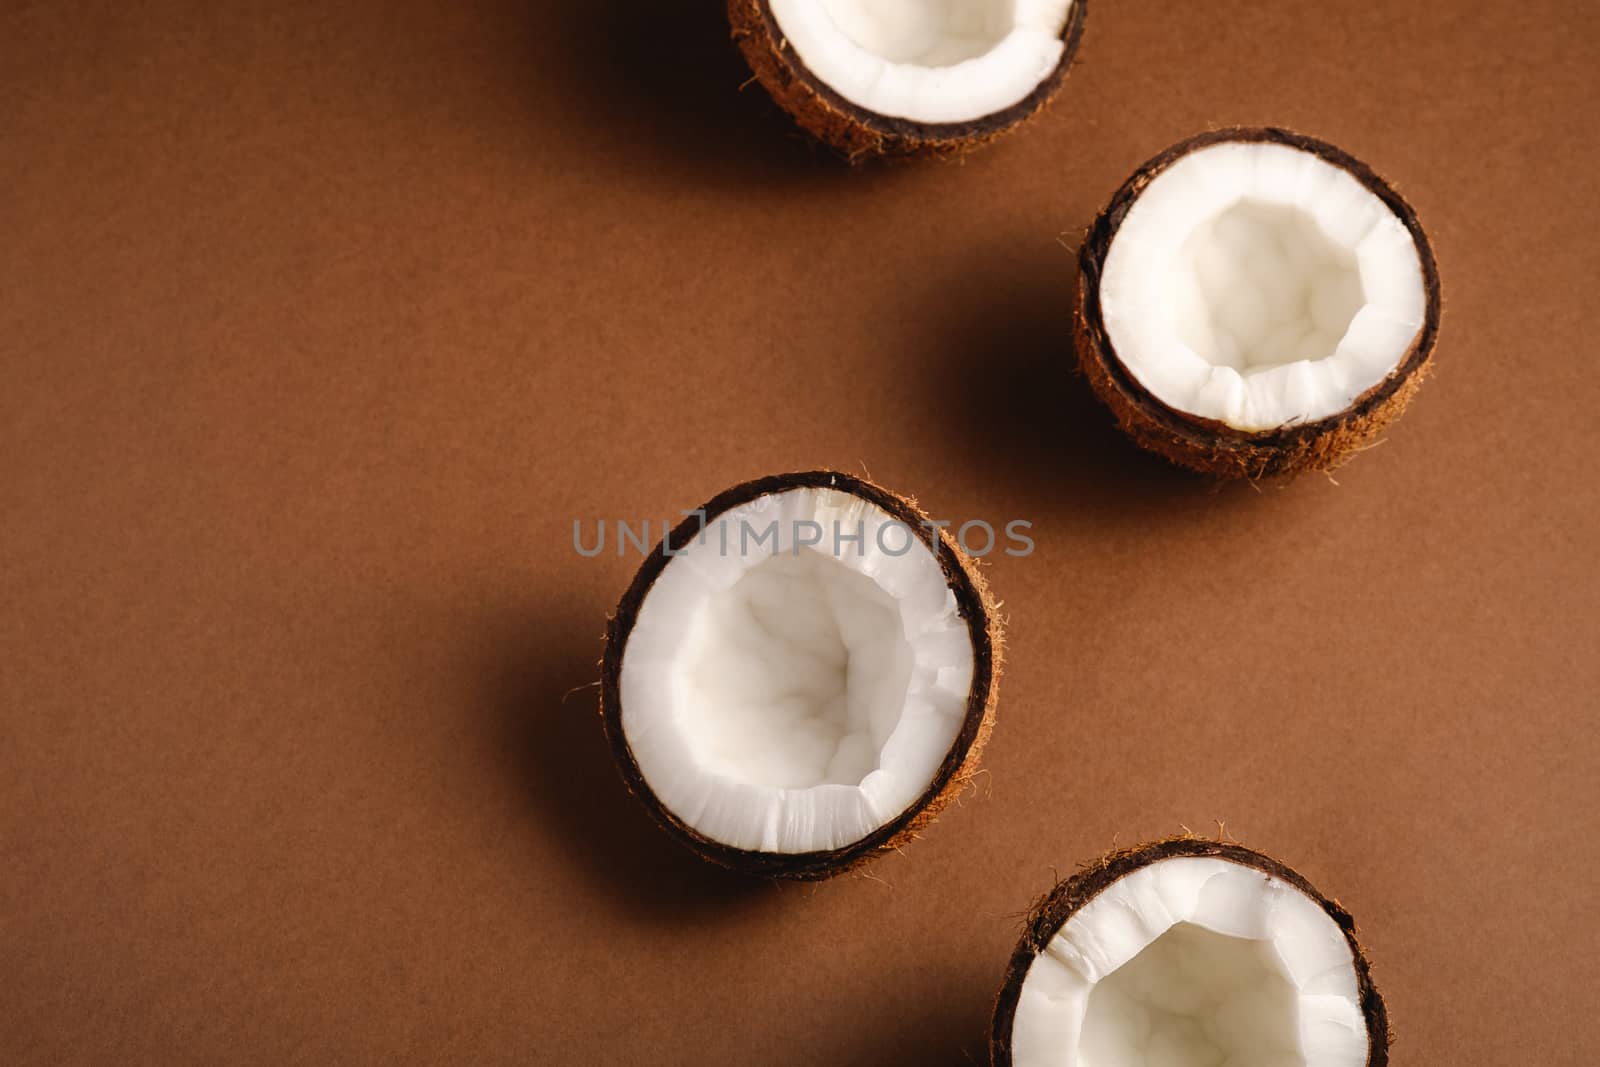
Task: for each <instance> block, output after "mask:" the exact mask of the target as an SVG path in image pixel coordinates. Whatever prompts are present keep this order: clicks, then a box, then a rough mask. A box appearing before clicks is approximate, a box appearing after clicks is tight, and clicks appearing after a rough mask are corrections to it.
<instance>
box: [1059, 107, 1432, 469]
mask: <svg viewBox="0 0 1600 1067" xmlns="http://www.w3.org/2000/svg"><path fill="white" fill-rule="evenodd" d="M1222 141H1241V142H1273V143H1276V144H1284V145H1289V146H1290V147H1293V148H1299V149H1302V150H1304V151H1307V152H1311V153H1313V154H1315V155H1317V156H1320V157H1321V158H1322V159H1324V160H1326V161H1327V162H1329V163H1332V164H1333V165H1334V166H1337V167H1340V168H1342V169H1343V170H1345V171H1348V172H1349V173H1350V174H1351V176H1353V177H1354V178H1355V179H1356V180H1357V181H1359V182H1360V183H1361V184H1362V185H1364V186H1366V188H1368V189H1370V190H1371V191H1372V192H1373V193H1374V194H1375V195H1376V196H1377V197H1378V199H1380V200H1382V201H1383V203H1384V204H1385V205H1387V206H1388V207H1389V209H1390V210H1391V211H1393V212H1394V214H1395V216H1396V217H1397V218H1399V219H1400V221H1401V222H1402V223H1403V224H1404V225H1405V227H1406V229H1407V230H1409V231H1410V233H1411V237H1412V239H1413V240H1414V241H1415V242H1416V246H1417V255H1418V258H1419V259H1420V261H1421V263H1422V280H1423V290H1424V293H1425V295H1426V298H1427V308H1426V312H1425V314H1424V318H1423V324H1422V329H1420V330H1419V331H1418V332H1417V336H1416V338H1415V339H1414V340H1413V341H1412V343H1411V347H1410V348H1409V349H1408V350H1407V351H1406V354H1405V356H1404V357H1403V358H1402V359H1401V360H1400V363H1399V365H1398V366H1397V367H1396V368H1395V370H1394V371H1392V372H1391V373H1390V374H1389V376H1388V377H1387V378H1385V379H1384V380H1383V381H1381V382H1379V383H1378V384H1377V385H1375V386H1373V387H1372V388H1371V389H1369V390H1367V391H1366V392H1365V393H1363V394H1362V395H1361V396H1359V397H1357V398H1356V399H1355V401H1354V402H1353V403H1352V404H1351V405H1350V406H1349V407H1348V408H1346V409H1345V410H1344V411H1341V412H1339V413H1338V414H1337V415H1333V416H1330V417H1328V418H1325V419H1320V420H1318V421H1316V422H1310V423H1297V424H1294V425H1290V426H1283V427H1279V428H1276V429H1270V430H1261V431H1247V430H1239V429H1235V428H1234V427H1231V426H1228V425H1226V424H1224V423H1221V422H1218V421H1215V420H1212V419H1204V418H1198V417H1196V416H1194V415H1190V414H1187V413H1186V412H1182V411H1178V410H1176V409H1174V408H1172V407H1169V406H1168V405H1166V404H1164V403H1162V402H1161V401H1160V400H1158V399H1156V398H1155V397H1154V396H1152V395H1150V393H1149V392H1147V391H1146V390H1145V388H1144V387H1143V386H1142V385H1140V384H1139V382H1138V381H1137V380H1136V379H1135V378H1134V377H1133V375H1132V374H1131V373H1129V371H1128V369H1127V367H1126V366H1125V365H1124V364H1123V363H1122V360H1121V359H1120V358H1119V357H1118V355H1117V352H1116V349H1115V348H1114V347H1113V346H1112V344H1111V340H1110V338H1109V337H1108V336H1107V335H1106V329H1105V323H1104V320H1103V318H1102V315H1101V309H1100V276H1101V272H1102V270H1103V269H1104V267H1105V261H1106V256H1107V255H1108V254H1109V252H1110V250H1111V242H1112V241H1113V240H1114V239H1115V238H1116V235H1117V230H1118V229H1119V228H1120V227H1121V225H1122V221H1123V219H1124V218H1126V217H1127V214H1128V211H1129V209H1130V208H1132V206H1133V204H1134V202H1135V201H1136V200H1137V199H1138V198H1139V195H1140V194H1141V193H1143V192H1144V189H1145V187H1146V186H1148V185H1149V184H1150V182H1151V181H1152V180H1153V179H1154V178H1155V177H1156V175H1158V174H1160V173H1161V172H1162V171H1164V170H1166V169H1167V168H1168V167H1170V166H1172V164H1173V163H1175V162H1177V161H1178V160H1179V159H1181V158H1183V157H1184V156H1185V155H1187V154H1188V153H1190V152H1193V151H1195V150H1196V149H1199V148H1204V147H1206V146H1208V145H1213V144H1217V143H1218V142H1222ZM1439 315H1440V296H1439V271H1438V266H1437V264H1436V263H1435V261H1434V257H1433V248H1432V246H1431V245H1430V244H1429V243H1428V237H1427V235H1426V234H1425V233H1424V232H1423V230H1422V225H1421V224H1420V223H1419V222H1418V221H1417V213H1416V212H1415V211H1414V210H1412V208H1411V205H1410V204H1408V203H1406V201H1405V200H1404V199H1403V198H1402V197H1401V196H1400V194H1399V193H1397V192H1395V191H1394V189H1392V188H1391V187H1390V186H1389V185H1388V183H1387V182H1385V181H1384V180H1383V179H1382V178H1380V177H1379V176H1378V175H1377V174H1375V173H1373V171H1372V170H1371V168H1369V167H1368V166H1367V165H1366V164H1364V163H1362V162H1361V161H1360V160H1357V159H1355V158H1353V157H1352V156H1350V155H1348V154H1347V153H1345V152H1343V151H1341V150H1340V149H1338V148H1335V147H1334V146H1333V145H1330V144H1326V143H1324V142H1322V141H1318V140H1314V139H1313V138H1310V137H1305V136H1302V135H1301V134H1297V133H1291V132H1289V131H1287V130H1280V129H1274V128H1271V127H1234V128H1230V129H1221V130H1213V131H1211V132H1209V133H1202V134H1200V135H1199V136H1196V137H1191V138H1189V139H1188V140H1186V141H1181V142H1179V143H1178V144H1175V145H1173V146H1172V147H1171V148H1168V149H1167V150H1166V151H1165V152H1162V153H1161V154H1160V155H1158V156H1156V157H1155V158H1154V159H1152V160H1150V161H1149V162H1148V163H1146V164H1145V165H1144V166H1142V167H1140V168H1139V169H1138V170H1137V171H1135V172H1134V174H1133V176H1132V177H1131V178H1129V179H1128V180H1127V181H1126V182H1124V183H1123V185H1122V188H1120V189H1118V190H1117V192H1116V195H1115V196H1113V197H1112V198H1111V203H1110V204H1108V205H1107V206H1106V208H1105V210H1104V211H1102V212H1101V213H1100V215H1099V217H1098V218H1096V219H1095V221H1094V224H1093V225H1092V226H1090V228H1089V231H1088V233H1087V235H1086V236H1085V237H1084V242H1083V247H1082V250H1081V251H1080V252H1079V255H1078V273H1077V287H1076V293H1075V296H1074V300H1073V341H1074V348H1075V349H1076V352H1077V358H1078V367H1079V369H1080V370H1081V371H1082V372H1083V375H1084V377H1085V378H1087V379H1088V382H1089V386H1090V388H1092V389H1093V390H1094V393H1095V395H1096V396H1097V397H1099V399H1100V401H1101V403H1103V404H1105V406H1106V407H1107V408H1109V409H1110V410H1111V414H1112V415H1113V416H1114V417H1115V418H1116V421H1117V425H1118V426H1120V427H1121V428H1122V430H1123V432H1124V433H1126V434H1127V435H1128V436H1129V437H1131V438H1133V440H1134V441H1135V442H1136V443H1137V444H1138V445H1139V446H1140V447H1141V448H1144V449H1148V450H1149V451H1151V452H1154V453H1156V454H1157V455H1160V456H1164V457H1165V458H1167V459H1168V460H1170V461H1172V462H1173V463H1176V464H1178V465H1179V466H1182V467H1188V468H1189V469H1191V470H1195V471H1199V472H1200V473H1202V474H1210V475H1215V476H1217V477H1220V478H1262V477H1266V476H1269V475H1276V474H1292V473H1295V472H1298V471H1307V470H1329V469H1332V468H1334V467H1337V466H1339V465H1340V464H1342V463H1343V462H1345V461H1346V460H1347V459H1349V458H1350V457H1352V456H1353V455H1355V454H1356V453H1357V452H1359V451H1361V450H1362V449H1363V448H1365V447H1368V446H1370V445H1371V444H1372V443H1373V442H1374V440H1375V439H1376V438H1377V436H1378V434H1379V433H1380V432H1382V430H1383V429H1384V427H1386V426H1388V425H1389V424H1390V423H1391V422H1393V421H1394V420H1395V419H1396V418H1398V417H1399V416H1400V414H1401V412H1403V411H1405V409H1406V405H1408V404H1409V403H1410V402H1411V398H1412V397H1413V396H1415V395H1416V392H1417V388H1418V387H1419V386H1420V385H1421V384H1422V380H1423V378H1424V377H1425V376H1426V375H1427V373H1428V371H1429V369H1430V360H1431V359H1432V356H1433V348H1434V342H1435V340H1436V339H1437V337H1438V335H1439Z"/></svg>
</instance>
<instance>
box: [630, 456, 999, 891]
mask: <svg viewBox="0 0 1600 1067" xmlns="http://www.w3.org/2000/svg"><path fill="white" fill-rule="evenodd" d="M804 488H829V489H837V490H840V491H842V492H846V493H850V494H851V495H854V496H857V497H860V498H862V499H864V500H866V501H868V502H870V503H872V504H874V505H876V506H877V507H879V508H881V509H883V510H884V511H885V512H887V513H888V514H889V515H890V516H892V517H894V518H896V519H898V520H900V521H901V522H903V523H905V524H906V526H907V527H908V528H910V529H911V530H912V531H913V532H914V533H915V534H917V536H918V537H919V538H920V539H921V540H922V542H923V543H924V544H925V545H927V546H928V548H929V549H930V550H932V551H933V552H934V554H935V556H936V558H937V559H938V560H939V565H940V567H941V569H942V570H943V571H944V576H945V581H946V583H947V584H948V585H949V587H950V591H951V593H952V594H953V595H954V596H955V599H956V606H957V609H958V610H959V612H960V614H961V617H962V618H963V619H965V620H966V621H967V630H968V633H969V635H970V636H971V639H972V647H973V673H972V688H971V689H970V690H969V692H968V694H967V708H966V714H965V718H964V720H963V723H962V727H961V732H960V733H959V734H957V735H956V740H955V742H954V743H953V744H952V745H951V747H950V751H949V752H948V753H946V755H945V759H944V762H943V763H942V764H941V765H940V767H939V771H938V773H937V774H936V775H935V776H934V778H933V780H932V782H931V783H930V784H929V786H928V788H927V789H926V790H925V791H924V792H923V794H922V795H921V796H920V797H919V798H918V799H917V801H916V802H915V803H913V804H912V805H911V806H910V807H909V808H907V809H906V811H905V812H903V813H901V814H900V815H899V816H897V817H896V818H895V819H893V820H891V821H890V822H889V823H887V824H886V825H884V826H881V827H879V828H878V829H877V830H875V831H873V832H872V833H871V834H869V835H867V836H866V837H864V838H862V839H861V840H860V841H856V842H853V843H852V844H850V845H847V846H845V847H843V848H839V849H831V850H826V851H818V852H803V853H791V854H783V853H768V852H758V851H750V850H746V849H737V848H733V847H731V846H728V845H725V844H722V843H720V842H716V841H711V840H709V839H708V838H706V837H704V836H702V835H701V834H699V833H698V832H697V831H695V830H694V829H693V828H692V827H690V826H688V825H687V824H686V823H684V822H683V821H682V820H681V819H679V818H678V817H677V816H676V815H674V814H673V813H672V812H670V811H668V810H667V809H666V807H665V805H663V804H662V803H661V801H660V799H659V798H658V797H657V796H656V795H655V793H654V792H653V791H652V790H651V788H650V786H649V784H648V783H646V782H645V780H644V776H643V774H642V773H641V772H640V770H639V765H638V763H637V762H635V760H634V758H633V751H632V749H631V748H630V747H629V745H628V740H627V737H626V736H625V735H624V733H623V730H622V699H621V678H622V660H623V655H624V653H625V651H626V648H627V642H628V635H629V634H630V633H631V632H632V630H633V624H634V622H635V620H636V619H637V618H638V614H639V609H640V607H641V605H643V603H644V598H645V595H646V594H647V593H649V591H650V588H651V586H652V585H654V583H655V580H656V578H657V577H658V576H659V575H660V574H661V572H662V569H663V568H664V567H665V566H666V564H667V561H668V560H669V558H670V557H668V556H667V555H666V545H665V544H663V545H658V546H657V547H656V548H655V550H654V551H652V552H651V554H650V555H649V556H648V557H647V558H646V559H645V562H644V563H643V564H642V565H641V566H640V567H639V571H638V573H637V574H636V575H635V576H634V579H633V582H632V584H631V585H629V587H628V590H627V592H626V593H624V594H623V596H622V600H621V602H620V603H619V604H618V605H617V610H616V613H615V614H614V615H612V617H611V619H610V620H609V622H608V624H607V626H606V648H605V656H604V658H603V659H602V661H601V670H600V715H601V723H602V726H603V727H604V730H605V735H606V740H607V742H608V743H609V745H610V747H611V753H612V757H613V758H614V759H615V761H616V764H617V769H618V771H619V772H620V773H621V775H622V780H623V783H624V784H625V785H626V786H627V787H628V791H629V792H630V793H632V794H633V795H634V797H635V798H636V799H637V800H638V801H639V802H640V803H641V804H642V805H643V806H644V808H645V810H646V811H648V812H649V813H650V817H651V818H652V819H653V820H654V821H655V822H656V824H657V825H659V826H660V827H661V828H662V829H663V830H665V831H666V832H667V833H668V834H669V835H670V836H671V837H673V838H674V839H676V840H677V841H678V842H679V843H681V844H682V845H683V846H684V847H686V848H688V849H689V850H690V851H691V852H693V853H695V854H696V855H698V856H700V857H701V858H702V859H705V860H707V861H709V862H711V863H714V864H717V865H719V866H722V867H727V868H729V869H731V870H735V871H739V872H742V873H745V874H750V875H754V876H757V877H761V878H785V879H797V880H806V881H814V880H819V879H823V878H831V877H833V876H834V875H837V874H843V873H844V872H846V871H849V870H852V869H854V868H856V867H858V866H860V865H861V864H863V863H866V862H867V861H868V860H871V859H873V858H874V857H876V856H878V855H880V854H881V853H883V852H885V851H887V850H889V849H893V848H899V847H900V846H902V845H904V844H906V843H907V842H909V841H911V840H912V839H913V838H915V837H917V836H918V835H919V834H920V833H921V832H922V831H923V830H924V829H926V827H927V826H928V825H929V824H930V823H932V822H933V820H934V818H935V817H936V816H937V815H938V814H939V812H940V811H942V810H943V809H944V808H945V807H946V806H947V805H948V804H949V803H950V802H951V801H952V800H954V799H955V798H956V797H957V796H958V795H959V794H960V792H961V790H962V789H963V788H965V787H966V785H967V783H968V782H970V781H971V779H972V776H973V775H974V774H975V773H976V771H977V768H978V761H979V759H980V757H981V755H982V752H983V747H984V745H985V744H986V743H987V741H988V739H989V733H990V731H991V730H992V729H993V728H994V710H995V702H996V699H997V697H998V694H999V684H998V683H999V676H1000V666H1001V649H1002V635H1001V626H1000V619H999V613H998V611H997V610H996V608H997V606H996V605H995V603H994V601H993V600H992V598H991V597H990V595H989V589H988V585H987V583H986V582H985V581H984V579H983V576H982V575H981V574H980V573H979V570H978V567H977V563H976V561H975V560H974V559H972V557H970V556H969V555H967V553H966V552H964V551H963V550H962V549H961V546H960V544H959V543H958V542H957V541H956V540H954V539H953V538H951V537H950V536H949V535H948V534H946V533H945V532H944V531H943V530H940V531H939V536H938V539H937V541H935V540H934V538H933V532H932V529H931V528H930V527H929V526H927V525H924V521H925V520H926V519H927V516H926V515H925V514H924V513H923V512H922V511H921V510H919V509H918V508H917V506H916V504H915V503H914V502H913V501H911V500H909V499H907V498H905V497H901V496H898V495H896V494H894V493H892V492H890V491H888V490H886V489H883V488H881V487H879V486H876V485H873V484H872V483H870V482H867V481H864V480H862V479H860V478H856V477H854V476H852V475H849V474H844V473H841V472H838V471H827V470H819V471H806V472H803V473H797V474H781V475H773V476H770V477H765V478H758V479H755V480H754V481H750V482H745V483H744V484H742V485H738V486H735V487H733V488H732V489H729V490H727V491H725V492H723V493H720V494H718V495H717V496H716V497H714V498H713V499H712V500H711V501H710V502H709V503H707V504H706V505H705V507H704V508H703V511H704V513H705V520H704V521H705V522H706V523H708V524H709V523H711V522H713V521H715V520H716V519H717V518H718V517H719V516H720V515H722V514H724V513H725V512H727V511H729V510H731V509H733V508H736V507H739V506H740V505H742V504H745V503H748V502H749V501H751V500H754V499H756V498H757V497H761V496H766V495H768V494H771V493H780V492H784V491H786V490H790V489H804ZM700 523H701V520H700V519H699V518H698V517H696V516H691V517H690V518H688V519H685V520H684V521H683V522H682V523H680V524H679V525H678V526H677V528H676V529H674V530H673V531H672V534H671V537H670V541H669V543H670V544H671V546H672V548H673V550H674V551H676V550H678V549H682V548H684V547H686V546H687V545H688V544H689V542H690V541H691V540H693V539H694V537H695V536H696V535H697V534H698V533H699V531H700V528H701V527H700Z"/></svg>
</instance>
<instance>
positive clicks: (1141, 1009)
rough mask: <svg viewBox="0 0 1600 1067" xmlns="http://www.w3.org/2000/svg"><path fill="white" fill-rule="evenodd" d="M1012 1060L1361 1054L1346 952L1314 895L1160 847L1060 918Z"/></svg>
mask: <svg viewBox="0 0 1600 1067" xmlns="http://www.w3.org/2000/svg"><path fill="white" fill-rule="evenodd" d="M1011 1051H1012V1063H1013V1064H1014V1065H1015V1067H1361V1065H1362V1064H1365V1063H1366V1062H1367V1052H1368V1039H1367V1027H1366V1021H1365V1018H1364V1017H1363V1015H1362V1011H1361V1003H1360V995H1359V993H1358V992H1357V982H1356V971H1355V962H1354V956H1353V954H1352V952H1351V950H1350V945H1349V942H1348V941H1346V939H1345V935H1344V932H1343V931H1342V930H1341V929H1340V928H1339V926H1338V924H1337V923H1335V922H1334V921H1333V919H1332V918H1330V917H1329V916H1328V914H1327V912H1325V911H1323V909H1322V908H1321V907H1320V906H1318V904H1317V903H1316V902H1315V901H1313V900H1312V899H1311V898H1310V897H1308V896H1306V895H1305V894H1304V893H1302V892H1301V891H1300V890H1298V889H1296V888H1295V887H1294V886H1292V885H1290V884H1288V883H1287V882H1284V881H1283V880H1281V879H1278V878H1275V877H1272V876H1270V875H1267V874H1264V873H1262V872H1260V871H1257V870H1255V869H1253V868H1250V867H1245V866H1243V865H1240V864H1237V863H1232V862H1230V861H1228V860H1222V859H1214V858H1209V857H1174V858H1171V859H1165V860H1157V861H1155V862H1154V863H1151V864H1149V865H1147V866H1145V867H1141V868H1139V869H1138V870H1136V871H1134V872H1133V873H1131V874H1128V875H1126V876H1124V877H1123V878H1121V879H1119V880H1118V881H1116V882H1113V883H1112V884H1111V885H1110V886H1108V887H1107V888H1106V889H1105V890H1103V891H1102V892H1101V893H1100V894H1099V895H1097V896H1096V897H1094V898H1093V899H1092V900H1090V901H1089V903H1087V904H1085V905H1084V906H1083V907H1082V908H1080V909H1079V910H1078V911H1077V912H1076V913H1075V914H1073V915H1072V916H1071V917H1070V918H1068V919H1067V921H1066V922H1065V923H1063V924H1062V927H1061V929H1060V930H1059V931H1058V932H1057V933H1056V935H1055V936H1054V937H1053V938H1051V940H1050V942H1049V944H1048V945H1047V946H1046V947H1045V950H1044V951H1043V952H1041V953H1040V954H1039V956H1038V957H1037V958H1036V959H1035V960H1034V962H1033V963H1032V964H1031V965H1030V967H1029V969H1028V973H1027V975H1026V977H1025V978H1024V979H1023V983H1022V989H1021V993H1020V996H1019V999H1018V1002H1017V1008H1016V1015H1015V1017H1014V1019H1013V1021H1012V1031H1011Z"/></svg>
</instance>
